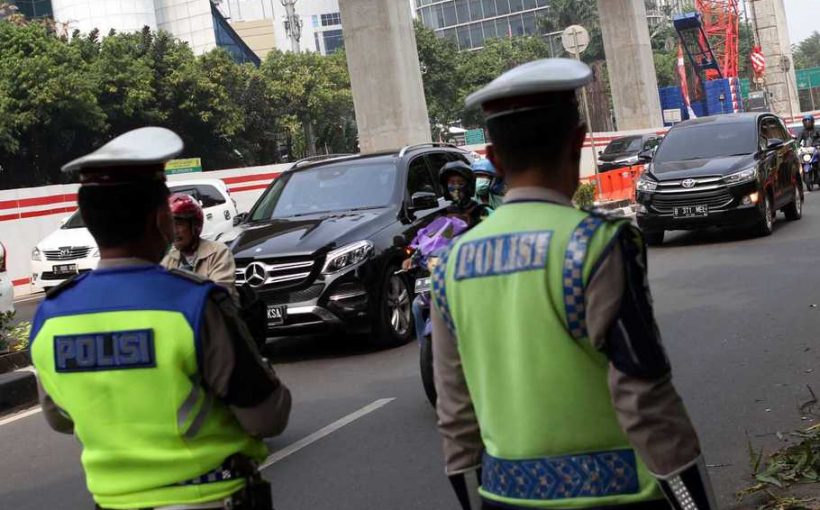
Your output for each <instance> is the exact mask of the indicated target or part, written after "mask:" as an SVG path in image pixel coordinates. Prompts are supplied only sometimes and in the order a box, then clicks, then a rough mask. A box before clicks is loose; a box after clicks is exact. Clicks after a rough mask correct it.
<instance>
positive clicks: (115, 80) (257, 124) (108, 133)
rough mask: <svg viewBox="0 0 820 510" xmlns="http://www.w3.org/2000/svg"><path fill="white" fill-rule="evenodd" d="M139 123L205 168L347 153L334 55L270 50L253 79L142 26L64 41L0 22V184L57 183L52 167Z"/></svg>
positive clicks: (344, 85)
mask: <svg viewBox="0 0 820 510" xmlns="http://www.w3.org/2000/svg"><path fill="white" fill-rule="evenodd" d="M146 125H157V126H164V127H168V128H170V129H173V130H174V131H176V132H177V133H179V135H180V136H181V137H182V138H183V140H184V141H185V147H186V148H185V153H184V155H183V156H187V157H201V158H202V160H203V165H204V166H205V168H206V169H215V168H227V167H231V166H242V165H258V164H268V163H276V162H279V161H280V159H281V157H282V153H283V150H282V148H283V147H288V150H287V151H285V152H287V153H288V154H289V156H290V157H292V158H295V157H301V156H303V155H305V154H308V153H312V152H313V150H314V149H320V150H321V151H322V152H324V151H325V150H327V151H334V152H350V151H353V150H355V148H356V128H355V122H354V114H353V103H352V98H351V93H350V79H349V76H348V73H347V66H346V63H345V58H344V54H343V53H338V54H335V55H333V56H330V57H321V56H318V55H316V54H310V53H302V54H285V53H281V52H278V51H273V52H271V53H270V54H269V55H268V57H267V60H266V62H265V63H264V64H263V65H262V66H261V68H259V69H257V68H255V67H253V66H252V65H250V64H237V63H235V62H234V61H233V60H232V59H231V57H230V56H229V55H228V53H226V52H224V51H223V50H219V49H217V50H213V51H211V52H208V53H206V54H204V55H201V56H195V55H194V53H193V52H192V51H191V49H190V47H189V46H188V45H187V44H186V43H183V42H180V41H179V40H177V39H174V38H173V37H172V36H170V35H169V34H167V33H165V32H152V31H151V30H149V29H148V28H147V27H146V28H145V29H143V30H142V31H141V32H134V33H123V34H112V35H109V36H107V37H105V38H100V36H99V33H98V32H97V31H94V32H91V33H89V34H81V33H79V32H75V33H74V34H72V36H71V38H70V39H69V38H63V37H59V36H58V35H57V34H56V33H55V30H54V29H53V26H51V25H50V24H49V23H48V22H35V21H32V22H26V21H24V20H22V19H21V17H19V16H15V17H13V18H6V19H4V20H0V167H2V171H1V172H0V185H2V186H3V187H5V188H9V187H17V186H32V185H43V184H55V183H61V182H66V181H65V180H66V176H64V175H62V174H61V173H60V171H59V168H60V166H61V165H63V164H64V163H66V162H67V161H69V160H71V159H73V158H75V157H77V156H79V155H82V154H84V153H86V152H88V151H90V150H92V149H93V148H94V147H96V146H98V145H100V144H102V143H104V142H105V141H107V140H109V139H111V138H113V137H115V136H117V135H119V134H121V133H123V132H125V131H128V130H130V129H134V128H137V127H141V126H146ZM306 134H307V136H306Z"/></svg>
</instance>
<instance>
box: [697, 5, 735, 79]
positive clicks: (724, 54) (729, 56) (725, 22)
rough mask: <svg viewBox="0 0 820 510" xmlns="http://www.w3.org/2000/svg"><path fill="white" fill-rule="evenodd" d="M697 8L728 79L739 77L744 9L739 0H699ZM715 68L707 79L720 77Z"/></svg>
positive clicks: (722, 71) (708, 73)
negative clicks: (739, 6) (741, 13)
mask: <svg viewBox="0 0 820 510" xmlns="http://www.w3.org/2000/svg"><path fill="white" fill-rule="evenodd" d="M695 9H697V10H698V12H700V14H701V16H702V23H703V32H704V33H705V34H706V37H707V39H708V40H709V44H710V45H711V47H712V51H713V52H714V55H715V58H716V59H717V62H718V64H719V65H720V70H721V74H722V75H723V77H724V78H737V77H738V71H739V63H740V58H739V53H740V34H739V31H740V9H739V8H738V0H695ZM719 77H720V76H718V75H717V74H716V73H715V72H714V70H710V71H707V72H706V79H707V80H712V79H717V78H719Z"/></svg>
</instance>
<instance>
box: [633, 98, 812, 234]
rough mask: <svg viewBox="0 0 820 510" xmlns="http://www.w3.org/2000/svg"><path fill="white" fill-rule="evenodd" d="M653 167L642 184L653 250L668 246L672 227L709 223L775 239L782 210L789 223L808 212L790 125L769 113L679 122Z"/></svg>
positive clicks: (641, 206) (643, 218)
mask: <svg viewBox="0 0 820 510" xmlns="http://www.w3.org/2000/svg"><path fill="white" fill-rule="evenodd" d="M644 157H647V158H648V157H649V155H648V154H647V155H645V156H644ZM646 168H647V170H646V172H645V173H644V175H643V176H642V177H641V178H640V179H639V180H638V183H637V201H638V213H637V220H638V225H639V226H640V227H641V229H643V231H644V235H645V236H646V240H647V243H649V244H651V245H658V244H661V243H662V242H663V236H664V232H665V231H666V230H692V229H699V228H705V227H710V226H736V227H750V228H752V229H754V230H755V231H756V232H757V233H758V234H760V235H768V234H771V233H772V228H773V224H774V220H775V214H776V212H777V210H782V211H783V212H784V213H785V215H786V218H787V219H789V220H799V219H800V218H801V216H802V214H803V184H802V180H801V178H800V162H799V160H798V157H797V151H796V146H795V143H794V141H793V140H792V137H791V135H790V134H789V131H788V130H787V129H786V126H785V125H783V121H782V120H781V119H780V118H779V117H777V116H775V115H772V114H770V113H741V114H731V115H719V116H715V117H704V118H701V119H695V120H690V121H687V122H683V123H681V124H678V125H677V126H675V127H673V128H672V129H670V130H669V133H668V134H667V135H666V137H665V138H664V140H663V141H662V142H661V144H660V147H658V149H657V152H656V153H655V155H654V157H653V158H652V162H651V164H649V165H647V167H646Z"/></svg>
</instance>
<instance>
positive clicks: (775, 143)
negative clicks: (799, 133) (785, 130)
mask: <svg viewBox="0 0 820 510" xmlns="http://www.w3.org/2000/svg"><path fill="white" fill-rule="evenodd" d="M783 144H784V142H783V140H781V139H780V138H769V141H768V142H767V143H766V150H774V149H779V148H781V147H783Z"/></svg>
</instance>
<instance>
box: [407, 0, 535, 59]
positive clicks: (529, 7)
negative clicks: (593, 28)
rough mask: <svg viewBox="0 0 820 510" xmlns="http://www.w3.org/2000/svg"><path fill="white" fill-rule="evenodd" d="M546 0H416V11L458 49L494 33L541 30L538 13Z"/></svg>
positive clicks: (477, 45) (472, 45) (506, 34)
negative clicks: (455, 44) (456, 45)
mask: <svg viewBox="0 0 820 510" xmlns="http://www.w3.org/2000/svg"><path fill="white" fill-rule="evenodd" d="M549 2H550V0H444V1H441V0H416V14H417V16H418V17H419V19H421V22H422V23H423V24H424V26H426V27H428V28H431V29H433V30H434V31H435V32H436V34H437V35H439V36H440V37H448V38H450V39H452V40H453V41H455V42H456V43H457V44H458V47H459V49H461V50H470V49H476V48H481V47H483V46H484V41H486V40H487V39H493V38H498V37H515V36H521V35H535V34H538V33H540V32H541V30H540V28H539V26H538V18H539V16H543V15H544V14H545V13H546V12H545V11H546V10H547V9H548V8H549Z"/></svg>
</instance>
